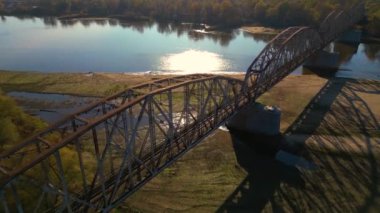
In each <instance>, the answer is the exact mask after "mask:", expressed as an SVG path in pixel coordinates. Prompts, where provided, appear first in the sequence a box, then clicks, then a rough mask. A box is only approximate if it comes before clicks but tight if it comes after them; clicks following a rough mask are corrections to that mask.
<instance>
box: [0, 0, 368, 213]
mask: <svg viewBox="0 0 380 213" xmlns="http://www.w3.org/2000/svg"><path fill="white" fill-rule="evenodd" d="M363 16H364V6H363V5H362V4H360V5H356V6H354V7H352V8H349V9H345V10H341V11H333V12H332V13H330V14H329V15H328V16H327V17H326V18H325V20H324V21H323V22H322V23H321V25H320V27H319V28H317V29H316V28H312V27H290V28H288V29H286V30H284V31H283V32H281V33H280V34H279V35H277V36H276V37H275V38H274V39H273V40H272V41H271V42H269V43H268V45H267V46H266V47H265V48H264V50H263V51H262V52H261V53H260V54H259V56H258V57H257V58H256V59H255V60H254V61H253V63H252V64H251V65H250V66H249V68H248V70H247V73H246V76H245V79H244V81H241V80H237V79H234V78H229V77H225V76H216V75H187V76H178V77H173V78H167V79H162V80H157V81H154V82H151V83H146V84H142V85H139V86H135V87H133V88H130V89H128V90H126V91H123V92H120V93H118V94H115V95H113V96H111V97H108V98H106V99H104V100H102V101H99V102H97V103H94V104H92V105H91V106H88V107H87V108H86V109H83V110H81V111H79V112H77V113H75V114H73V115H71V116H69V117H68V118H66V119H64V120H63V121H61V122H58V123H57V124H55V125H53V126H50V127H49V128H48V129H46V130H45V131H43V132H40V133H39V134H37V135H35V136H33V137H31V138H30V139H28V140H26V141H24V142H22V143H20V144H18V145H16V146H14V147H12V148H10V149H8V150H7V151H4V152H3V153H1V154H0V209H1V210H0V211H4V212H33V211H34V212H50V211H59V212H61V211H64V212H66V211H67V212H87V211H91V212H92V211H102V212H108V211H110V210H111V209H112V208H114V207H116V206H117V205H118V204H120V203H121V202H123V200H125V198H127V197H128V196H130V195H131V194H132V193H133V192H135V191H136V190H138V189H139V188H140V187H141V186H143V185H144V184H145V183H147V182H148V181H149V180H151V179H152V178H153V177H155V176H156V175H157V174H158V173H160V172H161V171H162V170H163V169H165V168H166V167H168V166H169V165H171V164H172V163H173V162H175V161H176V160H177V159H178V158H179V157H181V156H182V155H183V154H184V153H186V152H187V151H189V150H190V149H191V148H192V147H194V146H196V145H197V144H198V143H199V142H201V141H202V139H204V138H205V137H207V136H208V135H209V134H210V133H212V132H213V131H214V130H216V129H217V128H218V127H219V126H220V125H222V124H223V123H224V122H225V121H227V120H228V119H229V118H231V117H232V116H233V115H234V114H235V113H236V112H238V111H239V109H241V108H242V107H244V106H246V105H248V104H249V103H251V102H254V101H255V100H256V99H257V98H258V97H259V96H260V95H261V94H263V93H264V92H266V91H267V90H268V89H270V88H271V87H273V86H274V85H275V84H276V83H278V82H279V81H281V79H283V78H284V77H285V76H287V75H288V74H289V73H290V72H292V71H293V70H294V69H295V68H297V67H298V66H300V65H301V64H302V63H304V62H305V60H306V59H308V58H309V57H310V56H312V55H313V54H316V53H317V52H318V51H320V50H322V49H323V48H324V47H325V46H326V45H328V44H329V43H330V42H332V41H333V40H335V39H337V38H338V37H339V36H340V35H341V34H342V33H343V32H344V31H346V30H347V29H349V28H350V27H352V26H353V25H354V24H355V23H357V22H358V21H360V20H361V19H362V18H363ZM63 156H64V157H63Z"/></svg>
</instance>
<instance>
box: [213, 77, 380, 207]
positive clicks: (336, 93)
mask: <svg viewBox="0 0 380 213" xmlns="http://www.w3.org/2000/svg"><path fill="white" fill-rule="evenodd" d="M379 96H380V83H379V82H373V81H358V80H348V79H335V78H332V79H330V80H329V81H328V82H327V83H326V85H325V86H324V87H323V88H322V89H321V90H320V92H319V93H318V94H317V95H316V96H315V97H314V98H313V99H312V101H311V102H310V103H309V104H308V106H307V107H306V108H305V110H304V111H303V112H302V113H301V114H300V116H299V117H298V118H297V119H296V121H295V122H294V123H293V124H292V125H291V126H290V127H289V128H288V130H287V131H286V132H285V133H284V134H283V135H280V136H277V137H272V138H265V137H262V136H261V137H260V136H254V135H249V134H246V133H242V132H231V137H232V139H233V142H234V149H235V153H236V157H237V160H238V163H239V164H240V166H241V167H243V168H244V169H245V170H246V172H247V173H248V174H247V177H246V178H245V179H244V180H243V181H242V182H241V184H240V185H239V186H238V187H237V189H236V190H235V191H234V192H233V193H232V194H231V195H230V196H229V197H228V198H227V200H226V201H225V202H224V204H223V205H222V206H221V207H220V208H219V209H218V210H217V212H261V211H273V212H287V211H291V212H305V211H321V212H325V211H334V212H353V211H355V212H356V211H358V212H369V211H371V210H372V211H373V210H376V209H378V208H379V207H380V191H379V189H380V182H379V177H380V167H379V163H378V162H379V161H380V123H379V120H380V107H379V100H380V97H379ZM276 144H277V145H276ZM284 153H285V154H284ZM284 156H285V157H284Z"/></svg>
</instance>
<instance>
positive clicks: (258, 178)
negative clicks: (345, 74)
mask: <svg viewBox="0 0 380 213" xmlns="http://www.w3.org/2000/svg"><path fill="white" fill-rule="evenodd" d="M156 78H160V76H151V75H146V76H145V75H137V76H135V75H124V74H95V75H93V76H86V75H84V74H43V73H37V74H26V75H25V74H23V73H16V74H14V73H9V72H0V88H1V89H3V90H5V91H11V90H26V91H41V92H60V93H71V94H80V95H105V94H108V93H111V92H113V91H116V90H119V89H122V88H126V87H128V86H131V85H134V84H137V83H141V81H148V80H152V79H156ZM56 83H57V84H56ZM259 101H260V102H262V103H264V104H268V105H276V106H278V107H280V108H281V109H282V121H281V131H282V133H283V135H282V137H281V139H280V140H279V141H274V142H278V143H279V144H280V145H281V148H282V149H283V150H286V151H287V152H290V153H293V154H294V155H297V156H300V157H302V158H303V159H305V160H306V161H308V162H309V163H311V164H312V165H314V166H313V167H307V166H304V165H302V162H298V163H296V165H298V166H296V167H294V166H290V165H287V164H284V163H282V162H280V161H276V160H274V158H273V156H270V155H264V154H262V152H261V150H260V149H257V147H256V146H255V144H256V143H258V141H259V139H257V138H255V137H253V136H251V137H244V138H242V137H241V135H239V134H230V133H229V132H224V131H221V130H218V131H216V132H215V133H214V134H213V135H212V136H210V137H208V138H207V139H206V140H205V141H203V142H202V143H201V144H200V145H198V146H197V147H195V148H194V149H193V150H191V151H190V152H189V153H187V154H186V155H185V156H184V157H182V158H181V159H180V160H178V161H177V162H176V163H174V164H173V165H172V166H171V167H169V168H168V169H166V170H165V171H164V172H163V173H161V174H160V175H158V176H157V177H156V178H154V179H153V180H152V181H151V182H149V183H148V184H146V185H145V186H144V187H142V188H141V189H140V190H139V191H138V192H136V193H135V194H134V195H132V196H131V197H129V198H128V199H127V200H126V202H125V203H124V204H123V205H122V206H120V207H119V208H118V209H115V210H114V212H215V211H217V212H256V211H263V212H282V211H285V212H308V211H312V212H329V211H333V212H377V210H378V209H379V208H380V179H379V178H380V166H379V162H380V127H379V126H380V124H379V121H380V82H376V81H356V80H348V79H324V78H320V77H317V76H314V75H304V76H289V77H287V78H285V79H284V80H283V81H281V82H280V83H279V84H278V85H277V86H275V87H274V88H272V89H271V90H270V91H269V92H267V93H266V94H264V95H263V96H262V97H261V98H260V99H259ZM272 142H273V141H272ZM264 143H266V141H265V142H264Z"/></svg>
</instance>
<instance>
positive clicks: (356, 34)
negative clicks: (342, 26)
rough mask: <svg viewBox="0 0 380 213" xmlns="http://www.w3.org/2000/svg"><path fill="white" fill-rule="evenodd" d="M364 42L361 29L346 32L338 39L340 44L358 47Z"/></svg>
mask: <svg viewBox="0 0 380 213" xmlns="http://www.w3.org/2000/svg"><path fill="white" fill-rule="evenodd" d="M361 40H362V31H361V30H359V29H352V30H349V31H347V32H345V33H344V34H343V35H342V36H341V37H340V38H338V40H337V41H338V42H341V43H346V44H353V45H357V44H360V42H361Z"/></svg>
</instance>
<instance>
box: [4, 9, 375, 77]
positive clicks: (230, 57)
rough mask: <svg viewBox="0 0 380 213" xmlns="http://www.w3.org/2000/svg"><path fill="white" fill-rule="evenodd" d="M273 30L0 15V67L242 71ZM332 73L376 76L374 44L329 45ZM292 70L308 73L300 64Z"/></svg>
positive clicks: (53, 69) (162, 71)
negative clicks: (336, 65)
mask: <svg viewBox="0 0 380 213" xmlns="http://www.w3.org/2000/svg"><path fill="white" fill-rule="evenodd" d="M270 39H271V36H262V35H261V36H259V35H252V34H250V33H247V32H244V31H243V30H241V29H237V30H231V31H228V32H208V33H207V32H205V31H203V30H202V29H201V28H194V27H193V26H192V25H191V24H173V23H156V22H134V23H128V22H120V21H118V20H115V19H97V20H90V19H79V20H71V21H60V20H58V19H56V18H52V17H45V18H21V17H12V16H3V17H2V18H1V20H0V49H1V52H0V69H2V70H18V71H20V70H21V71H42V72H125V73H147V72H148V73H158V74H165V73H175V74H188V73H197V72H199V73H205V72H206V73H225V72H242V71H245V70H246V69H247V67H248V66H249V64H250V63H251V61H252V60H253V59H254V58H255V57H256V56H257V55H258V54H259V53H260V51H261V50H262V49H263V48H264V47H265V45H266V44H267V42H268V41H269V40H270ZM334 50H335V51H338V52H340V53H341V57H340V64H341V65H340V68H341V69H340V71H339V72H338V73H337V76H341V77H354V78H369V79H380V76H379V69H380V45H379V44H358V45H356V46H353V45H346V44H336V45H334ZM295 73H296V74H305V73H309V72H307V71H304V70H302V69H301V68H299V69H298V70H297V71H296V72H295Z"/></svg>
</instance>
